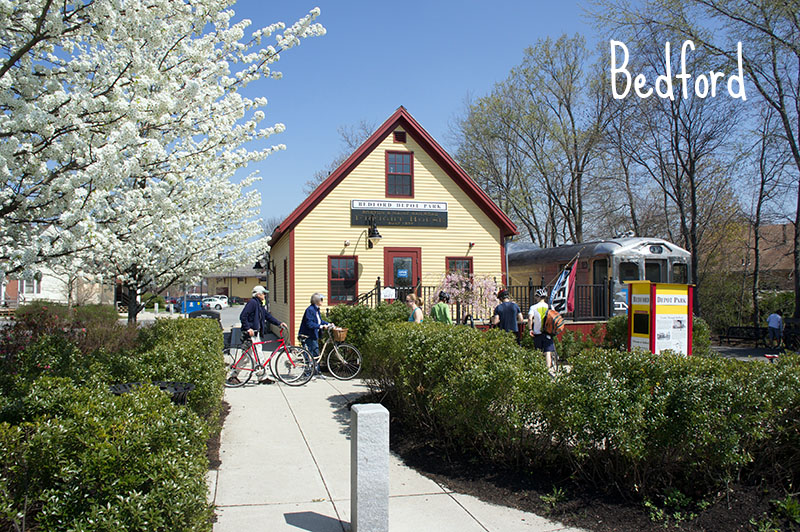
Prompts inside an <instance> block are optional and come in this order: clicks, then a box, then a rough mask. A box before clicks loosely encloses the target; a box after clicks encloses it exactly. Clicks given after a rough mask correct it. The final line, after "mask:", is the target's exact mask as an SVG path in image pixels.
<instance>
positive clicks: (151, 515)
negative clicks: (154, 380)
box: [0, 377, 211, 531]
mask: <svg viewBox="0 0 800 532" xmlns="http://www.w3.org/2000/svg"><path fill="white" fill-rule="evenodd" d="M24 401H25V415H24V419H23V420H22V421H21V422H19V423H17V424H13V425H12V424H10V423H0V455H1V456H3V460H2V463H1V464H0V528H3V529H7V530H23V529H28V530H86V531H94V530H97V531H100V530H122V531H128V530H130V531H134V530H181V531H194V530H211V525H210V517H211V510H210V507H209V505H208V504H207V502H206V492H207V489H208V488H207V486H206V482H205V473H206V471H207V470H208V462H207V459H206V456H205V440H206V438H207V435H208V431H207V428H206V424H205V423H203V422H202V421H201V420H200V419H199V418H198V417H197V416H196V415H194V413H193V412H192V411H191V410H188V409H185V408H177V407H175V406H174V405H172V404H171V403H170V400H169V398H168V397H167V396H166V395H165V394H164V393H162V392H161V391H159V390H158V389H157V388H155V387H152V386H149V387H146V388H143V389H141V390H140V391H138V392H137V393H132V394H127V395H124V396H120V397H115V396H113V395H111V393H110V392H109V391H108V390H106V389H104V388H99V389H92V388H89V387H85V386H77V385H75V384H74V383H73V382H72V381H70V380H68V379H63V378H51V377H44V378H41V379H39V380H38V381H36V382H35V383H33V385H32V386H31V387H30V388H29V390H28V393H27V394H26V395H25V397H24ZM23 523H24V525H23Z"/></svg>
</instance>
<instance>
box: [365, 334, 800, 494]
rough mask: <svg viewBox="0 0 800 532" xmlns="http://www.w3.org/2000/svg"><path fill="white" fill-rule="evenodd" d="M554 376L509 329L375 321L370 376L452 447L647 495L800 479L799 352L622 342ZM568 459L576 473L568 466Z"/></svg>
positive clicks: (586, 354)
mask: <svg viewBox="0 0 800 532" xmlns="http://www.w3.org/2000/svg"><path fill="white" fill-rule="evenodd" d="M571 363H572V371H571V372H570V373H569V374H566V375H559V376H558V378H556V379H552V378H550V376H549V375H548V374H547V372H546V369H545V367H544V363H543V357H542V356H541V354H539V353H537V352H535V351H529V350H526V349H524V348H521V347H518V346H517V345H516V343H515V342H514V340H513V338H512V337H511V336H510V335H507V334H503V333H502V332H498V331H489V332H487V333H480V332H477V331H474V330H471V329H469V328H465V327H448V326H443V325H440V324H422V325H421V326H420V325H416V326H415V325H412V324H389V325H387V326H386V327H383V328H373V329H372V330H371V333H370V335H369V339H368V341H367V342H366V345H365V349H364V365H365V369H366V370H367V375H369V376H370V377H371V378H370V381H369V383H370V385H371V386H372V387H373V388H374V389H376V390H379V391H381V392H382V393H386V392H388V394H389V397H390V401H391V402H392V408H393V409H394V411H395V412H394V413H395V415H399V416H401V418H402V419H404V420H406V421H407V422H410V423H412V424H413V425H415V426H417V427H418V428H420V429H421V430H425V431H427V434H428V435H429V437H431V438H436V439H439V440H440V442H441V443H442V444H443V445H446V446H452V447H453V448H457V449H459V450H461V451H469V452H471V453H476V454H478V455H480V456H484V457H487V458H488V459H491V460H494V461H495V462H497V463H499V464H503V465H508V466H511V465H514V466H516V467H522V468H528V469H530V470H532V471H533V470H538V471H542V470H555V469H558V470H559V473H560V474H565V473H566V474H567V475H570V476H572V477H573V478H578V479H581V480H583V481H585V482H590V483H592V484H593V485H595V486H596V487H598V488H600V489H609V490H616V491H618V492H619V493H621V494H623V495H624V496H629V497H635V498H643V497H652V496H658V495H659V494H663V493H666V492H667V491H668V490H674V489H678V490H680V491H681V492H683V493H686V494H688V495H691V496H694V497H697V498H701V497H703V496H704V495H706V494H708V493H710V492H711V491H712V490H715V489H717V488H719V487H720V486H724V484H725V483H726V482H728V481H730V480H732V479H736V478H739V477H742V476H747V475H755V476H770V477H773V478H774V479H779V480H782V481H789V482H796V480H797V477H798V471H800V437H799V436H798V434H800V432H798V428H799V427H798V419H800V418H799V417H798V413H800V359H798V358H797V357H786V358H785V359H783V360H782V361H781V363H780V364H776V365H768V364H756V363H752V364H745V363H741V362H737V361H732V360H727V359H722V358H712V357H690V358H686V357H682V356H676V355H670V354H666V355H660V356H659V355H652V354H649V353H643V352H635V353H628V352H625V351H618V350H611V349H601V348H594V349H587V350H584V351H583V352H581V353H576V354H574V355H573V357H572V360H571ZM563 468H567V471H566V472H565V471H563Z"/></svg>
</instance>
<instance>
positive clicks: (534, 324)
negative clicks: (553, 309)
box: [528, 288, 556, 371]
mask: <svg viewBox="0 0 800 532" xmlns="http://www.w3.org/2000/svg"><path fill="white" fill-rule="evenodd" d="M536 298H537V299H538V300H539V302H538V303H536V304H535V305H532V306H531V308H530V310H529V311H528V327H529V328H530V335H531V336H533V345H534V346H535V347H536V349H538V350H540V351H542V352H543V353H544V357H545V361H546V363H547V369H548V371H549V370H551V369H552V368H553V353H555V351H556V344H555V342H553V337H552V336H551V335H549V334H547V333H546V332H545V330H544V327H543V326H544V323H545V318H546V317H547V311H548V310H550V305H548V304H547V290H546V289H544V288H539V289H538V290H537V291H536Z"/></svg>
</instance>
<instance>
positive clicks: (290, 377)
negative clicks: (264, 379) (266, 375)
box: [274, 345, 314, 386]
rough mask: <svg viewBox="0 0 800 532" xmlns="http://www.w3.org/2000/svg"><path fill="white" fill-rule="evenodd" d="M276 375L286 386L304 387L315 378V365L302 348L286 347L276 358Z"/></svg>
mask: <svg viewBox="0 0 800 532" xmlns="http://www.w3.org/2000/svg"><path fill="white" fill-rule="evenodd" d="M274 373H275V376H276V377H277V378H278V379H279V380H280V381H281V382H282V383H284V384H288V385H289V386H302V385H303V384H305V383H307V382H308V381H310V380H311V377H313V376H314V363H313V362H312V358H311V355H310V354H309V352H308V351H306V350H305V349H303V348H302V347H298V346H296V345H293V346H286V348H285V349H281V351H280V353H278V354H277V355H276V357H275V366H274Z"/></svg>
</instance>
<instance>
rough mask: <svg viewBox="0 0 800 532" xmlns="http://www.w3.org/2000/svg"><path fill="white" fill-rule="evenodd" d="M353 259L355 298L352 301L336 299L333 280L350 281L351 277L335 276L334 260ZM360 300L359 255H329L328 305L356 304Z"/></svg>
mask: <svg viewBox="0 0 800 532" xmlns="http://www.w3.org/2000/svg"><path fill="white" fill-rule="evenodd" d="M343 259H344V260H352V261H353V272H355V287H354V292H353V300H352V301H339V300H336V299H334V296H333V290H332V289H331V288H332V286H333V285H332V282H337V281H349V280H351V279H347V278H345V277H341V278H339V277H333V276H332V273H333V262H332V261H334V260H343ZM357 300H358V255H328V305H355V304H356V301H357Z"/></svg>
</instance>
